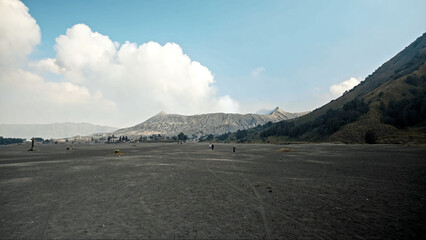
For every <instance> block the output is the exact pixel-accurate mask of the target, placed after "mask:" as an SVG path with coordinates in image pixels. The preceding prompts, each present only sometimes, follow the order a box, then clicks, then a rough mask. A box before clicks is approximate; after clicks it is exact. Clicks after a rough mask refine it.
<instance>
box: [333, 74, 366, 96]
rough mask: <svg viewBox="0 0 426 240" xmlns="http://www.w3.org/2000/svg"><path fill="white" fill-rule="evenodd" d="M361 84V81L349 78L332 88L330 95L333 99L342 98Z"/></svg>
mask: <svg viewBox="0 0 426 240" xmlns="http://www.w3.org/2000/svg"><path fill="white" fill-rule="evenodd" d="M360 82H361V79H357V78H354V77H351V78H349V79H348V80H346V81H343V82H341V83H339V84H335V85H332V86H331V87H330V93H331V95H332V96H333V97H340V96H341V95H342V94H343V93H344V92H345V91H347V90H350V89H352V88H353V87H355V86H356V85H358V84H359V83H360Z"/></svg>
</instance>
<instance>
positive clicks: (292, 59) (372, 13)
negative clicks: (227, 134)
mask: <svg viewBox="0 0 426 240" xmlns="http://www.w3.org/2000/svg"><path fill="white" fill-rule="evenodd" d="M23 3H24V4H25V5H26V6H27V7H28V8H29V14H30V15H31V16H32V17H33V18H34V19H35V20H36V22H37V24H38V26H39V27H40V31H41V41H40V43H39V44H38V45H37V46H36V47H35V50H34V51H33V52H32V54H31V55H30V56H29V58H30V60H33V61H36V60H40V59H43V58H55V56H56V50H55V49H54V46H55V43H56V42H55V39H56V38H57V37H59V36H60V35H65V34H66V31H67V29H69V28H71V27H73V26H74V25H75V24H79V23H82V24H85V25H87V26H88V27H90V29H91V30H92V31H93V32H98V33H100V34H102V35H106V36H108V37H109V38H110V39H111V40H112V41H116V42H118V43H120V44H121V45H122V44H124V43H125V42H126V41H129V42H133V43H136V44H138V45H140V44H143V43H147V42H149V41H154V42H157V43H159V44H161V45H164V44H166V43H169V42H173V43H176V44H178V45H179V46H180V47H181V48H182V50H183V53H184V54H186V55H188V56H189V58H190V59H191V60H192V61H197V62H199V63H200V64H201V65H203V66H205V67H206V68H208V69H209V70H210V71H211V73H212V74H213V76H214V81H215V83H214V86H215V88H216V91H217V92H216V94H217V95H218V96H225V95H228V96H230V97H231V98H232V99H234V100H235V101H238V103H239V105H240V110H239V111H240V112H249V111H255V109H256V108H272V107H274V106H280V107H281V108H283V109H284V110H286V111H291V112H296V111H306V110H313V109H315V108H317V107H320V106H321V105H323V104H325V103H327V102H328V101H330V100H331V99H333V98H336V97H337V96H336V95H333V94H331V93H330V87H331V86H332V85H336V84H340V83H342V82H344V81H347V80H348V79H350V78H356V79H358V80H363V79H364V78H365V77H366V76H368V75H369V74H371V73H372V72H373V71H374V70H375V69H377V68H378V67H379V66H380V65H381V64H383V63H384V62H385V61H387V60H389V59H390V58H391V57H393V56H394V55H395V54H397V53H398V52H399V51H401V50H403V49H404V48H405V47H406V46H408V45H409V44H410V43H411V42H413V41H414V40H415V39H416V38H417V37H419V36H421V35H422V34H423V33H424V32H425V31H426V24H425V23H426V14H425V12H426V1H424V0H408V1H406V0H405V1H403V0H400V1H396V0H386V1H379V0H377V1H374V0H373V1H371V0H368V1H361V0H357V1H341V0H339V1H317V0H313V1H285V0H279V1H271V0H266V1H252V0H241V1H233V0H225V1H220V0H215V1H207V0H204V1H184V0H177V1H166V0H159V1H136V0H134V1H129V0H123V1H108V0H102V1H97V0H90V1H79V0H73V1H56V0H55V1H52V0H43V1H33V0H31V1H30V0H28V1H26V0H25V1H23ZM160 110H162V109H158V111H160Z"/></svg>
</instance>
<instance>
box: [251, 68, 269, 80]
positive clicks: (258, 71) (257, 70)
mask: <svg viewBox="0 0 426 240" xmlns="http://www.w3.org/2000/svg"><path fill="white" fill-rule="evenodd" d="M264 71H266V69H265V68H264V67H258V68H255V69H253V70H252V71H251V76H252V77H254V78H256V77H258V76H259V75H260V74H261V73H262V72H264Z"/></svg>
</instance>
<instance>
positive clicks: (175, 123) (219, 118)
mask: <svg viewBox="0 0 426 240" xmlns="http://www.w3.org/2000/svg"><path fill="white" fill-rule="evenodd" d="M303 114H304V113H288V112H285V111H283V110H282V109H280V108H278V107H277V108H276V109H275V110H274V111H272V113H270V114H269V115H259V114H244V115H243V114H227V113H212V114H201V115H193V116H183V115H178V114H166V113H165V112H160V113H158V114H157V115H155V116H153V117H152V118H150V119H148V120H146V121H145V122H143V123H141V124H138V125H136V126H133V127H129V128H123V129H120V130H117V131H115V132H114V135H115V136H121V135H126V136H150V135H153V134H161V135H164V136H176V135H178V134H179V133H181V132H183V133H184V134H186V135H188V136H190V137H191V136H193V135H195V136H197V137H200V136H206V135H209V134H213V135H220V134H224V133H227V132H235V131H237V130H240V129H248V128H252V127H255V126H258V125H264V124H266V123H268V122H279V121H282V120H287V119H293V118H296V117H299V116H301V115H303Z"/></svg>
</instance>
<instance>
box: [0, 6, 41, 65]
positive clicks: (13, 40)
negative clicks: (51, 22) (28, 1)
mask: <svg viewBox="0 0 426 240" xmlns="http://www.w3.org/2000/svg"><path fill="white" fill-rule="evenodd" d="M40 37H41V34H40V28H39V27H38V25H37V23H36V21H35V20H34V19H33V18H32V17H31V16H30V14H29V13H28V8H27V7H26V6H25V5H24V4H23V3H22V2H20V1H16V0H2V1H0V66H13V65H17V64H22V63H24V62H25V59H26V56H27V55H28V54H29V53H31V51H32V49H33V47H34V46H35V45H37V44H38V43H39V42H40Z"/></svg>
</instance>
